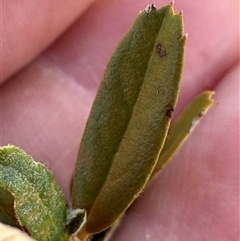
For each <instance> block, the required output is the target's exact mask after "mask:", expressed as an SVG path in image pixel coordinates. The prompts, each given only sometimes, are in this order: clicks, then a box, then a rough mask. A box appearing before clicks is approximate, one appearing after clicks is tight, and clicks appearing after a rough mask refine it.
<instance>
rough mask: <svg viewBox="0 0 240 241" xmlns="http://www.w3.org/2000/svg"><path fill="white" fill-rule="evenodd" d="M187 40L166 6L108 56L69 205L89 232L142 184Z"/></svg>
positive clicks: (142, 19) (160, 137) (161, 137)
mask: <svg viewBox="0 0 240 241" xmlns="http://www.w3.org/2000/svg"><path fill="white" fill-rule="evenodd" d="M184 43H185V37H184V36H183V26H182V16H181V14H180V13H178V14H175V13H174V12H173V8H172V5H168V6H165V7H163V8H161V9H159V10H156V9H155V8H152V9H151V11H144V12H143V13H141V14H139V16H138V17H137V19H136V21H135V22H134V24H133V26H132V27H131V29H130V30H129V32H128V33H127V34H126V36H125V37H124V38H123V40H122V41H121V42H120V44H119V45H118V47H117V49H116V51H115V52H114V54H113V56H112V58H111V60H110V62H109V64H108V66H107V69H106V71H105V75H104V78H103V80H102V82H101V84H100V87H99V91H98V93H97V96H96V99H95V101H94V104H93V107H92V110H91V113H90V116H89V119H88V122H87V125H86V129H85V132H84V135H83V138H82V142H81V146H80V150H79V155H78V162H77V165H76V171H75V176H74V180H73V206H74V208H84V209H86V210H87V213H88V218H87V222H86V225H85V231H86V232H87V233H97V232H100V231H101V230H104V229H106V228H107V227H109V226H110V225H112V224H113V223H114V222H115V220H116V219H117V218H118V217H119V216H120V215H121V214H122V213H123V212H124V211H125V210H126V209H127V208H128V206H129V205H130V204H131V203H132V201H133V200H134V199H135V198H136V197H137V196H138V194H139V192H141V190H142V189H143V187H144V186H145V184H146V183H147V181H148V179H149V177H150V174H151V172H152V170H153V168H154V166H155V164H156V161H157V159H158V156H159V153H160V151H161V148H162V146H163V144H164V141H165V137H166V134H167V131H168V128H169V124H170V119H171V112H172V111H173V109H174V106H175V104H176V100H177V96H178V90H179V85H180V78H181V72H182V65H183V54H184Z"/></svg>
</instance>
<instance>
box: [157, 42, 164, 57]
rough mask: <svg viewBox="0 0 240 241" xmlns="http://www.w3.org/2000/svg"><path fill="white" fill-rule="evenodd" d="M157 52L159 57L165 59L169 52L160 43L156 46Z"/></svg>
mask: <svg viewBox="0 0 240 241" xmlns="http://www.w3.org/2000/svg"><path fill="white" fill-rule="evenodd" d="M156 52H157V53H158V55H159V56H160V57H161V58H163V57H166V56H167V51H166V49H165V48H164V47H163V45H162V44H161V43H158V44H157V45H156Z"/></svg>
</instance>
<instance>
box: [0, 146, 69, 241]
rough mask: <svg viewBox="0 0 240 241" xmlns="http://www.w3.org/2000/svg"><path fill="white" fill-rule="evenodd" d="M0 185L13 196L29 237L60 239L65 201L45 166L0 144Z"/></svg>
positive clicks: (46, 239)
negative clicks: (0, 146)
mask: <svg viewBox="0 0 240 241" xmlns="http://www.w3.org/2000/svg"><path fill="white" fill-rule="evenodd" d="M0 186H1V187H2V188H4V189H6V190H8V191H9V192H11V194H12V195H13V197H14V206H15V213H16V217H17V219H18V221H19V223H20V225H21V226H23V227H26V228H27V229H28V231H29V233H30V234H31V236H32V237H33V238H35V239H37V240H38V241H60V240H64V238H65V233H64V230H63V225H64V222H65V221H66V220H65V219H66V203H65V200H64V198H63V195H62V192H61V190H60V188H59V186H58V185H57V183H56V182H55V180H54V177H53V175H52V173H51V172H50V171H48V170H47V168H45V167H44V166H43V165H42V164H40V163H37V162H35V161H34V160H33V159H32V157H31V156H29V155H27V154H26V153H25V152H24V151H22V150H21V149H19V148H17V147H15V146H6V147H2V148H0Z"/></svg>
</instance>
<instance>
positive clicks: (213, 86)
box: [0, 0, 239, 241]
mask: <svg viewBox="0 0 240 241" xmlns="http://www.w3.org/2000/svg"><path fill="white" fill-rule="evenodd" d="M59 2H61V3H59ZM77 2H79V3H77ZM80 2H81V3H80ZM56 3H57V1H56V0H55V1H54V0H52V1H47V0H42V1H39V3H38V1H34V3H31V5H29V1H28V4H20V3H19V1H13V0H8V1H4V2H3V3H2V10H3V11H2V15H3V18H2V19H3V24H2V27H3V30H2V36H3V40H2V47H3V48H2V65H1V67H2V72H1V73H2V74H1V77H2V80H1V81H2V82H1V83H2V86H1V89H0V91H1V92H0V94H1V102H2V103H1V118H0V121H1V145H6V144H8V143H11V144H14V145H16V146H19V147H21V148H22V149H24V150H25V151H26V152H27V153H29V154H31V155H32V156H33V157H34V159H35V160H38V161H40V162H42V163H44V164H45V165H46V166H47V167H48V168H49V169H50V170H51V171H52V172H53V173H54V175H55V177H56V179H57V181H58V183H59V184H60V186H61V187H62V189H63V192H64V194H65V196H66V199H67V200H68V202H70V181H71V176H72V173H73V170H74V165H75V159H76V155H77V151H78V145H79V142H80V139H81V136H82V133H83V130H84V126H85V123H86V120H87V117H88V114H89V111H90V108H91V104H92V101H93V99H94V97H95V94H96V91H97V86H98V84H99V81H100V79H101V76H102V74H103V72H104V69H105V66H106V64H107V61H108V59H109V58H110V55H111V53H112V51H113V50H114V48H115V46H116V44H117V43H118V41H119V40H120V38H121V37H122V36H123V34H124V33H125V32H126V30H127V29H128V28H129V26H130V24H131V23H132V21H133V20H134V18H135V16H136V15H137V13H138V12H139V10H140V9H144V8H145V7H146V5H147V4H149V1H147V0H143V1H137V0H131V1H127V0H119V1H110V0H103V1H95V3H94V4H93V5H92V6H91V7H90V8H88V9H87V7H88V5H90V3H91V1H88V0H85V1H74V2H72V1H58V3H57V4H56ZM168 3H169V2H168V1H161V0H159V1H155V4H156V6H157V7H161V6H162V5H165V4H168ZM35 5H36V6H35ZM86 9H87V10H86ZM175 9H176V10H181V9H183V11H184V21H185V32H186V33H188V34H189V35H188V40H187V46H186V47H187V49H186V60H185V67H184V74H183V79H182V88H181V94H180V98H179V102H178V106H177V109H176V110H175V111H174V114H173V119H174V118H175V117H176V116H177V115H178V114H179V113H180V112H181V110H182V109H183V108H184V106H186V104H187V103H188V102H189V101H190V100H191V98H193V96H195V95H196V94H197V93H199V92H201V91H203V90H206V89H210V90H214V91H215V92H216V94H215V96H214V99H215V100H216V102H217V104H216V105H215V106H214V107H213V108H212V109H211V110H210V111H209V113H208V114H207V115H206V116H204V117H203V118H202V120H201V123H200V124H199V125H198V126H197V127H196V129H195V130H194V132H193V133H192V134H191V136H190V138H189V139H188V140H187V141H186V143H185V144H184V146H183V147H182V148H181V150H180V151H179V152H178V153H177V155H176V156H175V157H174V158H173V161H172V162H171V163H170V164H168V165H167V166H166V168H165V169H164V170H163V171H161V173H159V174H158V176H157V177H156V178H154V180H153V181H152V182H151V183H150V186H149V187H148V188H147V189H146V190H145V191H144V192H143V193H142V195H141V196H140V197H139V198H138V199H137V201H136V202H135V203H134V204H133V205H132V207H131V208H130V209H129V210H128V212H127V213H126V216H125V218H124V220H123V223H122V225H121V227H120V228H119V229H118V231H117V232H116V234H115V236H114V237H113V240H114V241H123V240H132V241H135V240H136V241H139V240H140V241H142V240H153V241H158V240H164V241H168V240H170V241H175V240H176V241H177V240H186V241H188V240H189V241H190V240H195V241H202V240H222V241H232V240H238V238H239V231H238V219H239V216H238V214H239V212H238V211H239V209H238V195H239V193H238V192H239V189H238V188H239V108H238V107H239V106H238V103H239V59H238V58H239V57H238V56H239V49H238V46H239V45H238V41H239V39H238V34H237V33H238V24H237V18H238V14H239V13H238V1H237V0H232V1H228V0H223V1H221V3H219V1H217V0H212V1H207V0H203V1H190V0H186V1H177V2H176V3H175ZM73 21H75V23H74V24H73ZM66 30H67V31H66ZM58 37H59V38H58ZM10 234H11V231H4V235H5V237H7V236H8V235H10ZM21 240H24V239H21Z"/></svg>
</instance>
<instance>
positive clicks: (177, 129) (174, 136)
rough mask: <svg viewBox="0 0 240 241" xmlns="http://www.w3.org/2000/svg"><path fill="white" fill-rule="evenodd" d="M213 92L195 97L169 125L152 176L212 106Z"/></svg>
mask: <svg viewBox="0 0 240 241" xmlns="http://www.w3.org/2000/svg"><path fill="white" fill-rule="evenodd" d="M213 93H214V92H213V91H204V92H202V93H200V94H199V95H197V96H196V97H195V98H194V99H193V100H192V101H191V102H190V104H189V105H188V106H187V107H186V108H185V109H184V110H183V112H182V113H181V114H180V115H179V117H178V118H177V120H176V121H175V122H174V123H173V124H172V125H171V127H170V130H169V134H168V136H167V139H166V142H165V144H164V147H163V149H162V152H161V154H160V157H159V159H158V162H157V165H156V167H155V169H154V171H153V173H152V176H153V175H154V174H156V173H157V172H158V171H160V170H161V169H162V168H163V167H164V166H165V165H166V163H167V162H168V161H169V160H170V159H171V157H172V156H173V155H174V154H175V153H176V152H177V151H178V149H179V148H180V147H181V145H182V144H183V142H184V141H185V140H186V139H187V137H188V136H189V134H190V132H191V131H192V130H193V128H194V127H195V126H196V124H198V121H199V120H200V118H201V117H202V116H203V115H204V114H205V113H206V112H207V111H208V109H209V108H210V107H211V106H212V105H213V104H214V101H213V99H212V95H213Z"/></svg>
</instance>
